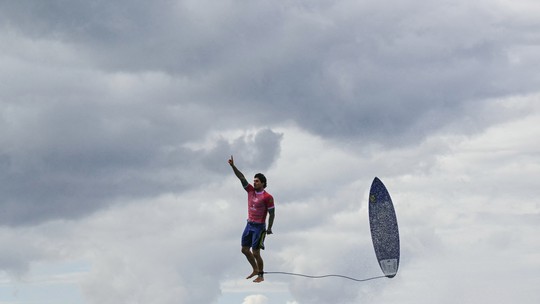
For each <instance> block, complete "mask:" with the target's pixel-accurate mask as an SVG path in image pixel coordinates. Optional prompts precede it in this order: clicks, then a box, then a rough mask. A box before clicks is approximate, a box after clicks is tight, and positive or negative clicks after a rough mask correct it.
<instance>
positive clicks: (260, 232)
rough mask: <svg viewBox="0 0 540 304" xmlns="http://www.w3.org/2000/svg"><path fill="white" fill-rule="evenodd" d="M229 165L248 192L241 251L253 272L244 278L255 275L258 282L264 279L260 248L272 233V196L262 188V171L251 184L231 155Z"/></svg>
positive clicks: (264, 178) (263, 186)
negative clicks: (246, 216)
mask: <svg viewBox="0 0 540 304" xmlns="http://www.w3.org/2000/svg"><path fill="white" fill-rule="evenodd" d="M229 165H231V168H232V169H233V171H234V174H235V175H236V177H238V179H240V182H241V183H242V187H244V189H245V190H246V191H247V194H248V219H247V223H246V228H245V229H244V233H242V253H243V254H244V255H245V256H246V258H247V260H248V262H249V264H250V265H251V267H252V268H253V272H252V273H251V274H250V275H249V276H248V277H247V278H246V279H251V278H253V277H254V276H257V278H255V280H254V281H253V282H255V283H260V282H262V281H264V262H263V259H262V257H261V249H264V238H265V236H266V235H267V234H272V225H273V224H274V217H275V212H274V210H275V208H274V198H273V197H272V195H270V193H268V192H266V191H265V190H264V189H265V188H266V177H265V176H264V175H263V174H262V173H257V174H255V177H254V179H253V185H251V184H250V183H248V181H247V180H246V178H245V177H244V174H242V172H240V170H238V168H236V166H235V165H234V159H233V156H232V155H231V158H230V159H229ZM267 213H268V214H269V217H268V227H266V214H267Z"/></svg>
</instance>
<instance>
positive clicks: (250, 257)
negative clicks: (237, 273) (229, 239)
mask: <svg viewBox="0 0 540 304" xmlns="http://www.w3.org/2000/svg"><path fill="white" fill-rule="evenodd" d="M242 253H243V254H244V255H245V256H246V258H247V260H248V262H249V264H250V265H251V267H252V268H253V272H252V273H251V274H250V275H249V276H247V278H246V279H251V278H253V277H254V276H256V275H258V274H259V267H257V260H256V259H255V257H254V255H253V253H252V252H251V250H249V247H242Z"/></svg>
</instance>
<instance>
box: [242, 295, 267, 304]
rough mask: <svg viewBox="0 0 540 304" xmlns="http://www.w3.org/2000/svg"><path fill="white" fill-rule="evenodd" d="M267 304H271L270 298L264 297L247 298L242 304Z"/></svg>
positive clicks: (252, 296) (253, 296)
mask: <svg viewBox="0 0 540 304" xmlns="http://www.w3.org/2000/svg"><path fill="white" fill-rule="evenodd" d="M267 303H269V302H268V298H267V297H265V296H264V295H251V296H247V297H246V298H245V299H244V302H242V304H267Z"/></svg>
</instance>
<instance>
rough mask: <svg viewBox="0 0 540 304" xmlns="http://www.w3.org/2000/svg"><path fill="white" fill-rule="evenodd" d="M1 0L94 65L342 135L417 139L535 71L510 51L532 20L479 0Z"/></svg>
mask: <svg viewBox="0 0 540 304" xmlns="http://www.w3.org/2000/svg"><path fill="white" fill-rule="evenodd" d="M1 11H2V12H3V16H2V17H3V19H4V24H8V25H7V27H8V28H10V29H12V30H14V31H20V32H21V33H23V35H29V36H35V37H40V38H42V39H53V40H56V39H58V40H60V41H62V42H63V43H66V44H69V45H73V47H75V48H77V49H78V50H80V54H79V55H80V56H81V57H82V58H86V59H87V60H89V62H93V64H94V65H95V66H96V67H97V68H99V69H102V70H104V71H108V72H114V71H123V72H144V71H163V72H165V73H168V74H171V75H173V77H179V78H185V79H189V84H188V85H187V87H185V88H184V89H183V90H182V92H181V95H180V97H181V98H184V99H190V100H192V101H196V102H197V103H202V104H207V105H216V104H219V103H221V104H223V103H226V104H228V105H229V106H230V107H240V108H255V109H263V110H264V111H266V112H267V114H266V115H264V116H262V117H261V116H259V115H257V116H255V119H254V120H256V121H259V122H261V121H262V122H264V123H272V122H275V121H276V120H279V121H286V120H293V121H295V122H296V123H298V124H299V125H301V126H302V127H303V128H306V129H308V130H310V131H312V132H314V133H317V134H320V135H323V136H327V137H335V138H342V139H344V140H347V139H362V140H368V141H375V142H384V143H385V144H392V145H396V144H406V143H415V142H418V141H419V140H421V139H422V138H424V136H425V135H426V134H427V133H428V132H429V130H433V129H438V128H442V127H444V126H445V125H447V124H448V123H449V122H450V121H454V120H455V119H459V118H460V117H463V116H465V115H467V113H468V112H469V106H470V105H469V104H470V102H471V100H484V99H489V98H492V97H494V96H500V95H509V94H513V93H515V92H517V91H520V92H522V91H523V90H525V91H532V90H534V89H535V88H536V87H537V84H538V78H537V77H532V76H533V75H535V73H534V68H533V67H532V66H530V65H527V64H516V63H514V62H513V61H512V60H513V59H512V58H514V57H516V56H517V57H520V58H521V57H522V55H523V54H521V52H522V51H520V49H519V47H517V46H524V47H525V46H526V45H529V44H530V43H532V42H534V37H533V35H531V33H532V31H534V28H533V27H531V26H529V25H527V24H523V22H521V21H519V20H514V19H513V18H512V17H513V16H512V14H511V13H505V12H503V11H501V10H493V11H492V12H486V10H484V9H483V7H482V6H481V5H478V6H477V5H470V8H469V9H468V10H459V9H458V7H454V6H452V5H450V4H449V5H440V3H432V2H430V1H405V2H404V3H393V6H392V9H388V8H387V6H386V5H383V4H381V5H376V4H371V3H369V4H367V3H366V4H362V3H356V4H354V3H350V2H347V1H340V2H336V3H334V4H332V3H330V2H326V1H315V2H313V1H309V2H308V1H294V2H287V3H284V4H281V5H271V4H270V3H269V2H267V1H256V2H253V3H252V2H247V1H225V2H220V3H219V4H216V3H214V2H205V1H201V2H197V3H195V2H187V1H154V2H152V3H146V4H145V5H144V6H142V5H140V2H139V1H135V2H133V1H115V2H110V1H93V2H69V3H66V2H64V1H47V2H43V1H37V2H36V1H26V2H24V3H20V2H13V3H4V4H3V5H2V10H1ZM323 12H324V13H323ZM478 16H479V17H478ZM458 19H460V20H461V21H459V22H457V21H456V20H458ZM389 20H391V21H390V22H389ZM473 28H474V31H472V30H471V29H473ZM518 33H519V34H518ZM509 45H512V47H509ZM517 75H528V76H531V77H516V76H517ZM518 78H519V80H518ZM251 123H253V121H251ZM480 127H481V126H480ZM381 138H383V139H381Z"/></svg>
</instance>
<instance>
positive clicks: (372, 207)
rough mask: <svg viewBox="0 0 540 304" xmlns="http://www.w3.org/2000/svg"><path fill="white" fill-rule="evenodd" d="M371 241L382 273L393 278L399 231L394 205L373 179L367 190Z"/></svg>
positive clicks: (376, 179)
mask: <svg viewBox="0 0 540 304" xmlns="http://www.w3.org/2000/svg"><path fill="white" fill-rule="evenodd" d="M368 209H369V226H370V229H371V240H372V241H373V248H374V249H375V255H376V256H377V261H378V262H379V266H380V267H381V270H382V272H383V273H384V275H385V276H386V277H388V278H393V277H394V276H395V275H396V274H397V271H398V268H399V255H400V250H399V230H398V223H397V218H396V211H395V210H394V204H393V203H392V199H391V198H390V194H389V193H388V190H387V189H386V187H385V186H384V184H383V183H382V181H381V180H380V179H379V178H377V177H375V179H373V182H372V183H371V188H370V190H369V208H368Z"/></svg>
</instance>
